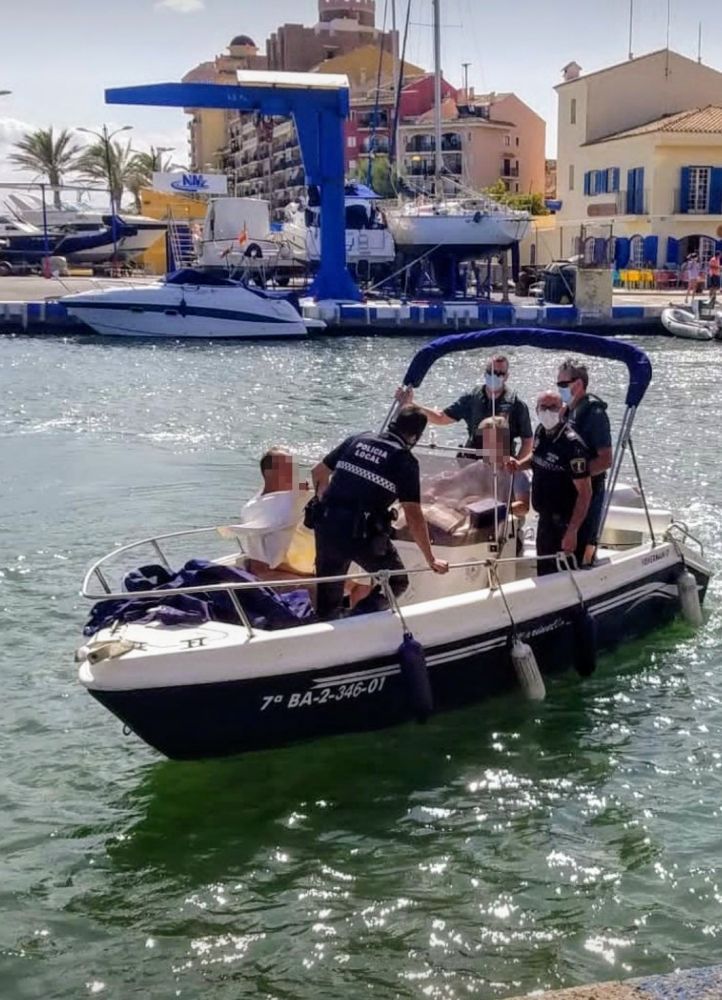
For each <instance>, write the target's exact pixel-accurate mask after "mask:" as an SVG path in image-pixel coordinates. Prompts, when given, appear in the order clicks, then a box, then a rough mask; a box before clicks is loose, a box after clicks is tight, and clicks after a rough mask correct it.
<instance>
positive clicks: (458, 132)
mask: <svg viewBox="0 0 722 1000" xmlns="http://www.w3.org/2000/svg"><path fill="white" fill-rule="evenodd" d="M412 86H413V89H414V90H415V91H416V92H417V94H418V95H422V94H423V95H424V96H425V97H427V98H428V99H427V100H423V101H422V102H421V103H422V104H425V105H426V108H425V109H424V110H423V111H422V112H420V113H417V114H416V115H414V114H413V113H408V111H407V114H406V115H405V116H404V117H403V119H402V123H401V125H400V128H399V133H400V146H401V151H402V158H401V161H400V164H401V170H402V174H403V175H404V176H405V177H406V178H407V179H408V180H409V182H410V183H411V184H412V185H413V184H414V183H418V181H419V180H421V181H424V180H425V179H426V178H427V177H431V176H433V173H434V149H435V139H434V112H433V77H432V76H427V77H424V78H423V79H422V80H419V81H417V82H416V83H415V84H413V85H412ZM430 89H431V93H430V94H429V90H430ZM404 96H405V93H404ZM407 109H408V110H409V111H410V108H409V105H408V104H406V105H404V110H407ZM441 111H442V137H441V143H442V146H441V151H442V157H443V161H444V168H445V171H446V172H447V173H449V174H450V175H451V177H452V178H454V179H455V180H456V181H458V183H459V184H461V185H462V186H464V187H468V188H471V189H473V190H475V191H479V190H481V189H482V188H486V187H491V186H493V185H494V184H496V183H498V181H499V180H502V181H503V183H504V186H505V187H506V189H507V191H510V192H511V193H512V194H532V193H535V192H537V193H543V192H544V189H545V166H544V164H545V160H544V156H545V151H544V150H545V142H546V124H545V122H544V120H543V119H542V118H540V117H539V115H537V114H536V112H534V111H532V109H531V108H530V107H529V106H528V105H526V104H525V103H524V102H523V101H522V100H521V99H520V98H519V97H517V96H516V94H511V93H505V94H496V93H491V94H483V95H475V94H474V92H473V90H471V89H470V91H469V94H468V95H467V94H465V93H464V91H463V90H460V91H456V90H455V89H454V88H453V87H451V86H450V85H449V84H445V85H444V90H443V92H442V108H441Z"/></svg>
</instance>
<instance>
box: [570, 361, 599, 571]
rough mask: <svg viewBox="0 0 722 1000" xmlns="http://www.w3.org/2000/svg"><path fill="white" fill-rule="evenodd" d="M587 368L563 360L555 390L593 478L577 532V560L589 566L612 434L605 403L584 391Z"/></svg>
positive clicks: (595, 541) (594, 541)
mask: <svg viewBox="0 0 722 1000" xmlns="http://www.w3.org/2000/svg"><path fill="white" fill-rule="evenodd" d="M588 385H589V373H588V372H587V366H586V365H583V364H581V363H580V362H579V361H575V359H574V358H566V359H565V360H564V361H563V362H562V363H561V365H560V367H559V372H558V374H557V388H558V389H559V394H560V395H561V397H562V401H563V402H564V403H565V404H566V407H567V409H566V420H567V422H568V423H569V425H570V426H571V427H572V428H573V429H574V430H575V431H576V432H577V434H578V435H579V437H580V438H581V439H582V441H583V442H584V444H585V445H586V446H587V448H588V449H589V475H590V476H591V477H592V499H591V502H590V504H589V510H588V512H587V516H586V517H585V519H584V524H582V526H581V528H580V529H579V540H578V543H577V561H578V562H579V565H580V566H581V565H589V564H591V562H592V560H593V559H594V553H595V551H596V547H597V542H598V540H599V522H600V519H601V516H602V507H603V506H604V489H605V486H606V481H607V469H609V468H611V465H612V432H611V429H610V427H609V417H608V416H607V404H606V403H605V402H604V400H603V399H600V398H599V396H594V395H592V393H590V392H587V386H588Z"/></svg>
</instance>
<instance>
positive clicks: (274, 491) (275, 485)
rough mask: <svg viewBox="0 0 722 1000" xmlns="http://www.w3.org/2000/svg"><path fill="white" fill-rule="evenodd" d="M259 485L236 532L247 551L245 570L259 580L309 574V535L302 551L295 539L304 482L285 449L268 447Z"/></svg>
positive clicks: (305, 499)
mask: <svg viewBox="0 0 722 1000" xmlns="http://www.w3.org/2000/svg"><path fill="white" fill-rule="evenodd" d="M260 466H261V475H262V477H263V488H262V489H261V491H260V493H257V494H256V496H255V497H253V498H252V499H251V500H249V501H248V503H247V504H246V505H245V506H244V508H243V510H242V512H241V519H240V522H239V523H238V525H236V526H235V527H236V528H237V532H236V533H237V534H238V535H240V536H241V538H242V541H243V545H244V549H245V551H246V553H247V554H248V570H249V572H251V573H253V574H254V575H255V576H258V577H260V578H261V579H263V578H266V579H284V578H285V577H293V576H298V575H299V574H300V575H309V576H310V575H311V574H312V573H313V560H314V552H313V536H312V535H311V533H310V532H308V533H307V535H308V537H307V539H306V543H307V544H306V546H305V547H306V548H308V550H309V551H308V552H306V553H305V554H304V552H303V551H301V550H303V549H304V545H303V544H301V542H302V541H303V540H302V539H299V538H297V537H296V536H297V533H298V531H299V525H300V523H301V520H302V517H303V509H304V507H305V506H306V504H307V503H308V497H309V493H308V483H301V482H299V480H298V472H297V469H296V462H295V459H294V457H293V455H292V454H291V452H290V451H288V450H287V449H285V448H279V447H275V448H269V450H268V451H267V452H266V453H265V454H264V455H263V457H262V458H261V462H260Z"/></svg>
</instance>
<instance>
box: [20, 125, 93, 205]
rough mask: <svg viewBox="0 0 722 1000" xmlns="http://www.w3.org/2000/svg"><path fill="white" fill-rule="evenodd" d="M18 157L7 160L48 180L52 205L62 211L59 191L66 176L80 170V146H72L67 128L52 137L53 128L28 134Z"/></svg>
mask: <svg viewBox="0 0 722 1000" xmlns="http://www.w3.org/2000/svg"><path fill="white" fill-rule="evenodd" d="M15 148H16V149H17V150H18V152H17V153H11V154H10V156H9V157H8V159H9V160H10V161H11V163H14V164H15V166H17V167H21V168H22V169H24V170H34V171H35V172H36V173H38V174H41V175H43V176H45V177H47V179H48V183H49V184H50V186H51V187H53V188H54V190H53V201H54V203H55V207H56V208H60V191H59V190H58V188H59V187H60V186H61V184H62V183H63V174H66V173H70V172H71V171H73V170H76V169H77V165H78V153H79V152H80V146H77V145H73V134H72V132H70V131H69V130H68V129H66V128H64V129H63V130H62V131H61V132H59V133H58V135H57V136H56V135H54V134H53V126H52V125H51V126H50V128H39V129H36V130H35V131H34V132H28V133H27V134H26V135H24V136H23V138H22V139H20V140H19V141H18V142H16V143H15Z"/></svg>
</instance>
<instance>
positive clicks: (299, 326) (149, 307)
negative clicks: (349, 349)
mask: <svg viewBox="0 0 722 1000" xmlns="http://www.w3.org/2000/svg"><path fill="white" fill-rule="evenodd" d="M60 301H61V302H62V304H63V305H64V306H65V307H66V309H67V311H68V315H69V316H73V317H75V318H76V319H79V320H82V322H83V323H85V324H86V326H89V327H90V328H91V329H92V330H94V331H95V332H96V333H99V334H101V335H102V336H108V337H161V338H170V339H177V338H185V337H200V338H210V339H218V338H222V337H233V338H258V337H263V338H268V337H273V338H277V337H305V336H306V335H307V333H308V332H309V330H314V329H323V328H324V327H325V323H323V321H321V320H313V319H304V318H303V317H302V316H301V314H300V312H299V310H298V308H297V307H296V305H295V304H294V301H293V297H292V295H283V294H279V293H271V292H266V291H263V290H262V289H260V288H255V287H252V286H251V285H248V284H245V283H243V282H240V281H234V280H232V279H230V278H224V277H222V276H220V275H216V274H213V273H209V272H204V271H198V270H193V269H191V268H187V269H184V270H182V271H177V272H176V273H174V274H171V275H169V276H168V277H166V278H165V279H164V280H163V281H156V282H152V283H149V284H143V285H135V286H134V285H131V286H124V287H121V288H103V289H98V290H93V291H90V292H81V293H79V294H77V295H66V296H64V297H63V298H62V299H61V300H60Z"/></svg>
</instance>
